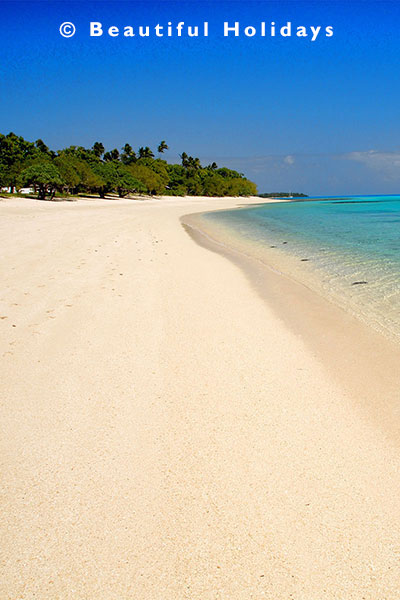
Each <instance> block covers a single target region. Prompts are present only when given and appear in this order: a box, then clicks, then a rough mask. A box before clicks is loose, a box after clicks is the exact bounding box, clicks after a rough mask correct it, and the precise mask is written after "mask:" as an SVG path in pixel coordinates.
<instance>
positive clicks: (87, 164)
mask: <svg viewBox="0 0 400 600" xmlns="http://www.w3.org/2000/svg"><path fill="white" fill-rule="evenodd" d="M167 150H168V144H167V143H166V141H165V140H162V141H161V142H160V143H159V145H158V147H157V155H158V156H157V157H156V156H155V155H154V153H153V151H152V150H151V148H149V147H148V146H141V147H140V148H139V149H138V150H137V151H135V150H134V149H133V147H132V146H131V145H130V144H128V143H126V144H125V145H124V146H123V147H122V148H121V149H120V150H118V149H117V148H114V149H112V150H107V151H106V149H105V147H104V145H103V144H102V143H101V142H95V143H94V144H93V146H92V147H91V148H84V147H83V146H69V147H68V148H64V149H63V150H58V151H57V152H55V151H53V150H50V149H49V148H48V147H47V146H46V144H45V143H44V142H43V140H41V139H39V140H36V141H35V142H29V141H27V140H25V139H24V138H23V137H21V136H18V135H16V134H14V133H9V134H7V135H3V134H0V188H9V190H10V192H14V191H18V190H19V189H21V188H23V187H26V186H29V187H31V188H33V189H34V192H35V193H36V194H37V195H38V197H39V198H41V199H45V198H47V197H49V198H53V197H54V196H55V195H58V196H76V195H85V194H98V195H99V196H100V197H102V198H104V197H106V196H107V195H108V194H118V195H119V196H120V197H121V198H123V197H125V196H127V195H132V194H151V195H170V196H185V195H196V196H249V195H255V194H257V188H256V185H255V184H254V183H253V182H252V181H249V180H248V179H247V178H246V177H245V176H244V175H243V174H242V173H238V172H237V171H233V170H232V169H228V168H226V167H222V168H220V167H218V165H217V164H216V163H215V162H213V163H212V164H210V165H208V166H202V165H201V163H200V160H199V159H198V158H195V157H193V156H189V155H188V154H187V153H186V152H182V154H181V155H180V159H181V163H180V164H171V163H168V162H167V161H166V160H164V158H161V156H162V155H163V154H164V152H165V151H167Z"/></svg>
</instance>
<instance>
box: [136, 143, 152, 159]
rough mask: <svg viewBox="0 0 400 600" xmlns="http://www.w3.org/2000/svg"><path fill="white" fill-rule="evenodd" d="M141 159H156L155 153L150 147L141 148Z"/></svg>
mask: <svg viewBox="0 0 400 600" xmlns="http://www.w3.org/2000/svg"><path fill="white" fill-rule="evenodd" d="M138 155H139V158H154V154H153V152H152V151H151V150H150V148H149V147H148V146H145V147H144V148H143V147H140V148H139V154H138Z"/></svg>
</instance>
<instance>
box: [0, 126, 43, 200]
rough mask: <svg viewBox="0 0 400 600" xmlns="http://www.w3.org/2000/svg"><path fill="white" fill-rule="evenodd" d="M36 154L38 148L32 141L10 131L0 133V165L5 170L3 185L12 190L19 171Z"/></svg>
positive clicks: (38, 153) (38, 151)
mask: <svg viewBox="0 0 400 600" xmlns="http://www.w3.org/2000/svg"><path fill="white" fill-rule="evenodd" d="M38 156H40V150H39V149H38V148H36V147H35V144H33V143H32V142H27V141H26V140H24V138H23V137H21V136H17V135H15V133H12V132H11V133H8V134H7V135H2V134H0V165H2V167H3V169H4V171H5V178H4V180H5V185H7V186H10V188H11V191H14V188H15V187H16V185H17V179H18V176H19V174H20V173H21V171H22V170H23V169H24V168H25V167H26V166H27V165H28V163H29V162H32V161H33V160H34V159H35V158H37V157H38Z"/></svg>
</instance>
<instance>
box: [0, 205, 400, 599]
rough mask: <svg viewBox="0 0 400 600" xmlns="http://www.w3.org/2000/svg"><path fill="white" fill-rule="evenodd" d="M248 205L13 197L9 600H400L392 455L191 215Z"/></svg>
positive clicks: (1, 387)
mask: <svg viewBox="0 0 400 600" xmlns="http://www.w3.org/2000/svg"><path fill="white" fill-rule="evenodd" d="M239 203H240V201H239ZM235 204H237V201H233V200H229V199H224V200H213V199H204V200H202V199H168V200H154V201H145V202H135V201H129V200H126V201H100V200H99V201H97V200H96V201H82V202H78V203H50V202H37V201H31V200H27V199H24V200H21V201H17V200H13V201H6V202H0V235H1V240H2V243H1V244H2V252H1V258H0V269H1V273H2V286H1V287H2V290H1V294H0V300H1V308H0V317H1V319H0V354H1V359H2V360H1V373H0V395H1V406H2V412H1V422H2V425H3V432H2V448H1V456H2V472H3V486H2V489H3V499H2V514H1V530H0V534H1V539H2V544H1V546H2V548H1V552H2V556H1V565H2V573H1V574H0V575H1V576H0V581H1V584H0V598H1V599H3V598H4V599H13V600H14V599H15V600H17V599H24V600H26V599H29V600H30V599H33V598H35V599H40V600H47V599H61V600H66V599H71V600H72V599H73V600H77V599H85V600H86V599H87V600H92V599H93V600H100V599H105V600H125V599H140V600H142V599H143V600H153V599H154V600H156V599H157V600H178V599H184V598H187V599H192V600H208V599H210V600H211V599H224V600H233V599H235V600H236V599H243V600H248V599H251V598H256V599H258V598H269V599H271V600H281V599H286V598H287V599H294V600H321V599H340V600H351V599H356V600H362V599H367V600H392V599H393V600H394V599H396V600H397V599H398V598H399V581H400V568H399V558H400V536H399V534H400V503H399V487H400V486H399V480H400V475H399V473H400V471H399V463H400V455H399V449H398V447H397V446H396V445H395V444H394V442H393V441H392V439H391V438H389V437H386V436H385V435H384V432H383V430H382V428H381V427H378V426H375V425H374V423H373V421H372V420H370V419H367V418H365V419H364V418H363V415H362V412H360V410H359V409H358V407H357V403H356V402H354V400H353V399H352V398H351V397H350V395H349V392H348V391H347V390H346V389H345V388H344V387H342V386H340V384H339V382H338V381H337V380H336V379H334V378H333V376H332V375H331V372H330V370H329V369H328V368H327V367H326V366H325V365H324V364H323V363H321V362H320V360H319V358H318V357H317V355H316V354H315V353H314V352H313V351H312V350H311V349H310V346H309V345H306V343H305V341H304V340H303V338H302V337H301V336H300V335H297V334H296V333H293V331H292V330H291V329H289V328H288V326H287V325H286V324H285V323H284V322H283V321H282V320H281V319H280V318H279V317H278V316H277V314H276V312H274V311H273V309H272V308H270V307H269V306H268V305H267V304H266V303H265V302H263V301H262V299H261V298H260V296H259V295H258V294H257V292H256V291H255V290H254V289H253V288H252V286H251V285H250V284H249V282H248V280H247V278H246V276H245V275H244V274H243V272H242V271H241V270H240V269H239V268H238V267H237V266H235V265H234V264H232V263H231V262H229V261H228V260H227V259H226V258H224V257H222V256H220V255H218V254H215V253H213V252H210V251H209V250H207V249H205V248H203V247H201V246H199V245H197V244H196V243H195V242H194V241H193V240H192V239H191V238H190V237H189V235H188V234H187V233H186V232H185V231H184V229H183V228H182V226H181V224H180V222H179V217H180V216H181V215H183V214H186V213H192V212H195V211H196V210H199V211H200V210H207V209H211V208H212V207H216V208H218V207H228V206H233V205H235ZM399 418H400V416H399Z"/></svg>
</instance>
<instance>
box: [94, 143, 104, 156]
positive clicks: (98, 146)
mask: <svg viewBox="0 0 400 600" xmlns="http://www.w3.org/2000/svg"><path fill="white" fill-rule="evenodd" d="M104 150H105V148H104V146H103V144H102V143H101V142H95V143H94V144H93V146H92V151H93V154H94V155H95V156H97V157H98V158H101V157H102V156H103V154H104Z"/></svg>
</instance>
